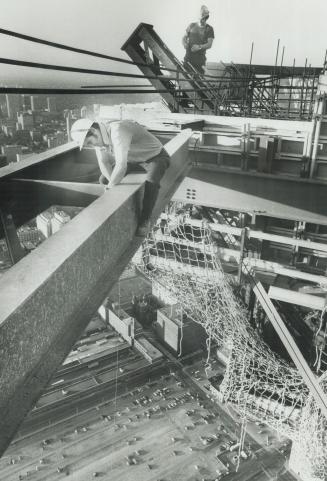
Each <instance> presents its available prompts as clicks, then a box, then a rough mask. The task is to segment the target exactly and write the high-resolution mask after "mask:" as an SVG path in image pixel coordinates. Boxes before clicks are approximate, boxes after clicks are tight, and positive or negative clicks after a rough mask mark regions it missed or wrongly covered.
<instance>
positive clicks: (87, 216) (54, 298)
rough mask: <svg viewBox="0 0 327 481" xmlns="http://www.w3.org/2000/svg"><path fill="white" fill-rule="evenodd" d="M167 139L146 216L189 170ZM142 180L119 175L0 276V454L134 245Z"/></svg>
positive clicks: (183, 143) (176, 143) (180, 149)
mask: <svg viewBox="0 0 327 481" xmlns="http://www.w3.org/2000/svg"><path fill="white" fill-rule="evenodd" d="M190 135H191V132H190V131H186V130H185V131H183V133H181V134H179V135H178V136H176V137H175V138H174V139H172V141H171V142H169V144H167V146H166V149H167V151H168V152H169V153H170V154H172V162H171V165H170V167H169V169H168V170H167V172H166V174H165V177H164V178H163V180H162V186H161V190H160V195H159V198H158V201H157V204H156V206H155V209H154V218H155V217H156V216H158V215H159V214H160V212H161V211H162V209H163V208H164V207H165V205H166V203H167V202H168V201H169V199H170V198H171V196H172V194H173V192H174V189H176V188H177V186H178V184H179V183H180V182H181V181H182V179H183V177H184V175H185V173H186V172H187V170H188V168H189V162H188V159H187V144H188V139H189V137H190ZM144 180H145V175H144V174H134V175H129V176H127V177H126V178H125V179H124V181H123V182H122V183H121V184H120V185H118V186H116V187H115V188H114V189H111V190H110V191H107V192H106V193H104V194H103V195H102V196H101V197H100V198H98V199H97V200H95V201H94V202H93V203H91V205H89V206H88V207H87V208H85V209H84V210H83V211H82V212H81V213H80V214H79V215H77V216H76V217H75V218H74V219H72V221H71V222H69V223H68V224H67V225H66V226H65V227H64V228H63V229H61V230H60V231H59V232H57V233H56V234H55V235H54V236H52V237H51V238H49V239H48V240H46V241H45V242H44V243H43V244H42V245H40V246H39V247H38V248H37V249H36V250H35V251H33V252H32V253H30V254H29V255H28V256H26V257H25V258H24V259H22V260H21V261H20V262H18V263H17V264H16V265H15V266H13V267H12V268H11V269H10V270H9V271H8V272H7V273H6V274H4V275H3V276H2V277H1V278H0V293H1V304H0V370H1V378H0V454H1V453H3V451H4V450H5V449H6V447H7V446H8V444H9V443H10V441H11V439H12V438H13V436H14V434H15V432H16V431H17V429H18V427H19V425H20V423H21V422H22V420H23V418H24V416H25V415H26V414H27V413H28V411H29V410H30V409H31V408H32V407H33V405H34V403H35V402H36V400H37V399H38V398H39V396H40V394H41V392H42V389H43V388H44V387H45V385H46V384H47V383H48V382H49V380H50V379H51V377H52V375H53V374H54V373H55V372H56V370H57V368H58V367H59V365H60V364H61V363H62V361H63V360H64V358H65V357H66V356H67V354H68V353H69V351H70V350H71V348H72V346H73V344H74V343H75V341H76V340H77V339H78V337H79V336H80V334H81V333H82V332H83V330H84V328H85V326H86V325H87V324H88V322H89V320H90V317H91V316H92V315H93V313H94V312H95V311H96V310H97V308H98V306H99V305H100V304H101V302H102V301H103V299H104V298H105V297H106V295H107V293H108V292H109V291H110V289H111V287H112V286H113V285H114V283H115V282H116V281H117V279H118V277H119V276H120V274H121V273H122V271H123V270H124V268H125V266H126V265H127V263H128V262H129V261H130V259H131V258H132V256H133V255H134V253H135V252H136V250H137V249H138V247H139V246H140V244H141V241H142V239H141V238H136V237H134V234H135V229H136V225H137V219H138V212H139V209H140V202H141V188H142V186H143V183H144Z"/></svg>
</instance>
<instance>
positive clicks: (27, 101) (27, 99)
mask: <svg viewBox="0 0 327 481" xmlns="http://www.w3.org/2000/svg"><path fill="white" fill-rule="evenodd" d="M22 107H23V110H24V111H26V110H31V96H30V95H22Z"/></svg>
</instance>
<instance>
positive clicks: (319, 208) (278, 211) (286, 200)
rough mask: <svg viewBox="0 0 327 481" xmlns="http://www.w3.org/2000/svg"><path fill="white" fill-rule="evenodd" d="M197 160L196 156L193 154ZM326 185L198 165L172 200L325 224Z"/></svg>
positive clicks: (326, 207) (326, 223) (306, 180)
mask: <svg viewBox="0 0 327 481" xmlns="http://www.w3.org/2000/svg"><path fill="white" fill-rule="evenodd" d="M192 158H193V159H194V161H197V156H196V154H192ZM326 192H327V185H326V183H323V182H318V181H312V180H311V179H310V180H309V179H294V178H290V177H288V178H287V177H282V176H277V175H271V174H256V173H253V172H241V171H238V170H232V169H229V170H227V169H222V168H217V167H215V166H211V167H210V168H209V166H208V168H205V167H202V165H201V163H200V162H199V163H197V164H196V166H194V167H193V168H192V170H191V172H190V174H189V175H188V176H187V178H186V179H185V180H184V182H183V183H182V184H181V186H180V187H179V189H178V190H177V192H176V194H175V195H174V200H177V201H181V202H186V203H187V202H192V204H195V205H203V206H208V207H214V208H218V209H229V210H236V211H239V212H247V213H253V214H256V215H264V216H268V217H276V218H279V219H292V220H298V221H304V222H310V223H314V224H321V225H327V204H326Z"/></svg>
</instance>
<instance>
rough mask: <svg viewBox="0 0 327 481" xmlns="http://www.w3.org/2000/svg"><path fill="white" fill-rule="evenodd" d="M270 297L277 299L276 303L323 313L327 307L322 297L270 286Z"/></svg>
mask: <svg viewBox="0 0 327 481" xmlns="http://www.w3.org/2000/svg"><path fill="white" fill-rule="evenodd" d="M326 294H327V293H326ZM268 296H269V297H270V299H276V301H283V302H289V303H290V304H296V305H298V306H303V307H307V308H308V309H314V310H318V311H323V310H324V308H325V306H326V300H325V299H324V298H322V297H318V296H312V295H310V294H304V293H303V292H298V291H291V290H290V289H283V288H281V287H275V286H270V287H269V291H268Z"/></svg>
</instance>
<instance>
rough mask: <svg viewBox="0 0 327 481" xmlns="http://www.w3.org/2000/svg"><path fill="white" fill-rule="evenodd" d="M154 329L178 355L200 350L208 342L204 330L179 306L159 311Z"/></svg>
mask: <svg viewBox="0 0 327 481" xmlns="http://www.w3.org/2000/svg"><path fill="white" fill-rule="evenodd" d="M154 327H155V330H156V332H157V334H158V336H159V338H160V339H161V340H162V341H163V342H164V343H165V344H166V345H167V347H169V348H170V349H171V350H172V351H173V352H174V353H175V354H178V355H185V354H188V353H190V352H193V351H195V350H197V349H199V348H200V347H201V345H203V344H204V343H205V340H206V332H205V330H204V328H203V327H202V326H201V325H200V324H197V323H196V322H194V321H193V320H192V319H190V318H189V317H187V315H186V314H185V313H184V312H183V310H182V308H181V306H180V305H179V304H175V305H172V306H166V307H163V308H161V309H158V311H157V322H156V323H155V325H154Z"/></svg>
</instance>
